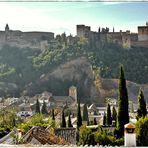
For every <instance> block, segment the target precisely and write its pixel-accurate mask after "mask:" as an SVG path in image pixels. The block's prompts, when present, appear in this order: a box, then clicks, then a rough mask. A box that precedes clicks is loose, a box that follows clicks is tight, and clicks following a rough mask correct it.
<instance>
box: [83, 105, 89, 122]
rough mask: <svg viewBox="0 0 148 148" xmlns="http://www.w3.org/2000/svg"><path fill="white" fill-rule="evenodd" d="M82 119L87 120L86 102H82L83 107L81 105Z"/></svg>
mask: <svg viewBox="0 0 148 148" xmlns="http://www.w3.org/2000/svg"><path fill="white" fill-rule="evenodd" d="M83 121H88V110H87V104H84V107H83Z"/></svg>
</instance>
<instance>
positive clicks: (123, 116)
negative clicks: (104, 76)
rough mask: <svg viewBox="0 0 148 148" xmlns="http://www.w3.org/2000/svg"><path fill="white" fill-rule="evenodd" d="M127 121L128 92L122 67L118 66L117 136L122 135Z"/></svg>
mask: <svg viewBox="0 0 148 148" xmlns="http://www.w3.org/2000/svg"><path fill="white" fill-rule="evenodd" d="M127 123H129V113H128V93H127V88H126V80H125V77H124V71H123V67H122V66H121V67H120V78H119V95H118V115H117V130H118V136H117V137H122V136H123V135H124V125H125V124H127Z"/></svg>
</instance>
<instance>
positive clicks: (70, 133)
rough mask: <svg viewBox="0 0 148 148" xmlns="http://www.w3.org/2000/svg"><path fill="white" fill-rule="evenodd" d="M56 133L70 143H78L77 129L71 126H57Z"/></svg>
mask: <svg viewBox="0 0 148 148" xmlns="http://www.w3.org/2000/svg"><path fill="white" fill-rule="evenodd" d="M55 135H56V136H58V137H61V138H63V139H65V141H67V142H69V143H70V144H76V129H75V128H73V127H71V128H57V129H55Z"/></svg>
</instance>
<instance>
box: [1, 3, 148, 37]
mask: <svg viewBox="0 0 148 148" xmlns="http://www.w3.org/2000/svg"><path fill="white" fill-rule="evenodd" d="M147 8H148V3H146V2H136V3H135V2H29V3H28V2H11V3H10V2H1V4H0V14H1V15H0V20H1V23H0V30H4V27H5V24H6V23H8V24H9V26H10V29H12V30H22V31H49V32H54V33H55V34H61V33H63V32H66V34H70V33H71V34H72V35H76V25H77V24H85V25H88V26H91V30H93V31H98V28H99V26H100V27H109V28H110V30H111V31H112V28H113V26H114V28H115V31H119V30H123V31H126V30H130V31H131V32H137V26H139V25H141V26H142V25H145V22H146V21H147V20H148V16H147V15H146V14H147V13H148V9H147Z"/></svg>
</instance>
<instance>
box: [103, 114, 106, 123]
mask: <svg viewBox="0 0 148 148" xmlns="http://www.w3.org/2000/svg"><path fill="white" fill-rule="evenodd" d="M103 125H106V113H105V112H104V116H103Z"/></svg>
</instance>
